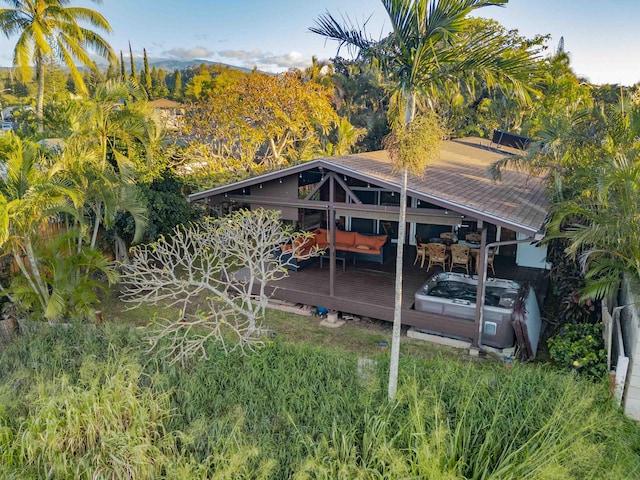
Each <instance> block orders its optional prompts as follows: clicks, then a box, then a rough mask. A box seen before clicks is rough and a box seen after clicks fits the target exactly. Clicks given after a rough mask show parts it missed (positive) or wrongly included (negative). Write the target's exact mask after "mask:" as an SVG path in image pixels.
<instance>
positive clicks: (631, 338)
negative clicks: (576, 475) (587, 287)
mask: <svg viewBox="0 0 640 480" xmlns="http://www.w3.org/2000/svg"><path fill="white" fill-rule="evenodd" d="M639 302H640V287H639V286H638V284H637V283H635V282H634V283H632V282H629V281H627V279H625V281H624V282H623V284H622V293H621V295H620V305H628V306H627V307H626V308H625V309H624V310H623V311H622V315H621V316H620V326H621V328H622V336H623V338H624V347H625V353H626V356H627V357H629V371H628V372H627V387H626V391H625V395H624V405H623V406H624V413H625V414H626V415H627V416H629V417H631V418H633V419H635V420H640V335H639V333H640V311H639V309H640V303H639Z"/></svg>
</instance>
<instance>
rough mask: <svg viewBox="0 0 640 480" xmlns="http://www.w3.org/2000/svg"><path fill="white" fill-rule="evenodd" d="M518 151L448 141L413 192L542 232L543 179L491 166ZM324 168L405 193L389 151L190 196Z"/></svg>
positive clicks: (320, 162)
mask: <svg viewBox="0 0 640 480" xmlns="http://www.w3.org/2000/svg"><path fill="white" fill-rule="evenodd" d="M513 153H516V151H515V150H513V149H509V148H501V149H500V150H497V149H494V148H490V146H489V140H486V139H480V138H462V139H457V140H449V141H447V142H444V143H443V146H442V150H441V154H440V157H439V158H438V159H436V160H434V161H433V162H431V163H430V164H429V166H428V167H427V170H426V172H425V174H424V175H423V176H422V177H416V176H410V177H409V179H408V183H407V188H408V195H409V196H412V197H416V198H418V199H421V200H423V201H426V202H429V203H432V204H434V205H438V206H440V207H442V208H447V209H450V210H453V211H455V212H459V213H460V214H462V215H467V216H471V217H473V218H477V219H480V220H484V221H487V222H490V223H493V224H496V225H503V226H506V227H508V228H510V229H513V230H515V231H519V232H522V233H527V234H534V233H536V232H538V231H539V230H540V229H541V228H542V227H543V224H544V222H545V218H546V216H547V212H548V209H549V202H548V200H547V197H546V194H545V184H544V181H543V180H542V179H541V178H538V177H533V176H530V175H528V174H527V173H525V172H520V171H515V170H511V169H506V170H505V171H504V172H503V176H502V180H501V181H493V180H491V178H490V177H489V175H488V169H489V167H490V166H491V165H492V164H494V163H495V162H496V161H498V160H500V159H502V158H504V157H505V156H508V155H511V154H513ZM318 167H323V168H324V169H327V170H332V171H335V172H337V173H339V174H344V175H347V176H350V177H353V178H356V179H359V180H361V181H364V182H368V183H371V185H373V186H379V187H382V188H386V189H389V190H391V191H396V192H399V191H400V174H399V173H396V172H393V164H392V162H391V160H390V158H389V155H388V153H387V152H386V151H384V150H381V151H376V152H368V153H358V154H353V155H343V156H339V157H329V158H320V159H317V160H313V161H311V162H307V163H304V164H300V165H296V166H294V167H289V168H286V169H283V170H279V171H276V172H270V173H267V174H264V175H260V176H257V177H252V178H249V179H246V180H242V181H240V182H235V183H233V184H230V185H225V186H222V187H217V188H213V189H210V190H206V191H203V192H199V193H195V194H193V195H190V196H189V201H195V200H200V199H204V198H207V197H211V196H216V195H220V194H224V193H226V192H230V191H233V190H237V189H239V188H243V187H249V186H251V185H256V184H259V183H263V182H267V181H269V180H274V179H278V178H280V177H285V176H288V175H292V174H298V173H299V172H304V171H307V170H311V169H316V168H318Z"/></svg>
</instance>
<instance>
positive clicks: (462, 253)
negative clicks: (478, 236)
mask: <svg viewBox="0 0 640 480" xmlns="http://www.w3.org/2000/svg"><path fill="white" fill-rule="evenodd" d="M470 261H471V254H470V253H469V247H467V246H466V245H459V244H457V243H454V244H453V245H451V266H450V267H449V271H453V267H462V268H464V271H465V272H466V273H467V275H469V262H470Z"/></svg>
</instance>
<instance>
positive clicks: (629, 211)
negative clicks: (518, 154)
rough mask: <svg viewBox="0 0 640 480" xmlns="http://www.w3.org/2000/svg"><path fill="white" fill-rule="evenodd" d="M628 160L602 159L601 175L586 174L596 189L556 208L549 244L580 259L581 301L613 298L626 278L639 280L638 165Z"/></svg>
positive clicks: (623, 158) (634, 159)
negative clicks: (556, 242) (559, 242)
mask: <svg viewBox="0 0 640 480" xmlns="http://www.w3.org/2000/svg"><path fill="white" fill-rule="evenodd" d="M629 155H633V157H631V156H630V157H628V156H626V155H618V156H616V157H610V158H604V159H600V161H599V162H598V163H599V168H598V170H599V173H597V174H594V172H593V170H590V172H585V175H588V176H589V177H590V179H591V181H592V187H591V188H588V189H585V190H584V191H583V192H582V193H581V194H580V195H579V196H576V197H575V198H572V199H569V200H565V201H564V202H560V203H558V204H557V205H555V207H554V212H553V219H552V221H551V222H549V225H548V231H549V234H548V236H547V237H548V239H554V238H561V239H565V240H566V241H567V247H566V249H565V253H567V254H568V255H570V256H572V257H578V258H579V259H580V264H581V266H582V269H583V272H585V280H586V287H585V289H584V291H583V293H582V298H583V299H587V298H591V299H599V298H603V297H610V296H612V295H615V294H616V293H617V291H618V289H619V287H620V282H621V280H622V274H627V275H629V276H631V277H632V278H635V279H636V280H639V279H640V162H639V161H638V159H637V158H638V156H637V152H636V153H630V154H629ZM594 178H596V179H597V180H595V181H594Z"/></svg>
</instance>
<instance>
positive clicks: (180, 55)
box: [162, 47, 215, 60]
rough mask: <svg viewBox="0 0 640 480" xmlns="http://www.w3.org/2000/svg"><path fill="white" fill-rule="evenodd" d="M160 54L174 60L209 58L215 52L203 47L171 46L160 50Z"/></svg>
mask: <svg viewBox="0 0 640 480" xmlns="http://www.w3.org/2000/svg"><path fill="white" fill-rule="evenodd" d="M162 55H167V56H169V57H171V58H172V59H174V60H196V59H199V58H211V57H213V56H215V52H213V51H211V50H209V49H206V48H204V47H193V48H172V49H171V50H165V51H164V52H162Z"/></svg>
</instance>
